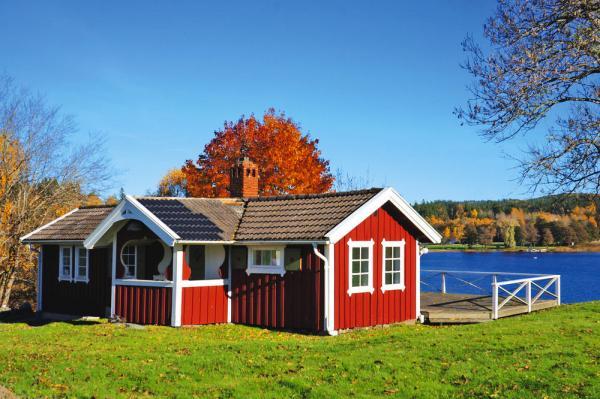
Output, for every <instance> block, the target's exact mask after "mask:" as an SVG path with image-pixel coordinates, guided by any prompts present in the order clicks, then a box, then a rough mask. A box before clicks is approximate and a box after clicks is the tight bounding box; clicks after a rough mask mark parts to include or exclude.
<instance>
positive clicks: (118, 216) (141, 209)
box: [83, 195, 181, 249]
mask: <svg viewBox="0 0 600 399" xmlns="http://www.w3.org/2000/svg"><path fill="white" fill-rule="evenodd" d="M121 220H138V221H140V222H142V223H143V224H144V225H145V226H146V227H148V228H149V229H150V230H151V231H152V232H153V233H154V234H156V235H157V236H158V237H159V238H160V239H161V240H162V241H163V242H164V243H165V244H167V245H168V246H170V247H172V246H173V245H175V242H176V241H178V240H180V239H181V237H179V236H178V235H177V234H176V233H175V232H174V231H173V230H171V229H170V228H169V226H167V225H166V224H165V223H164V222H163V221H162V220H160V219H159V218H157V217H156V216H155V215H154V214H153V213H152V212H150V211H149V210H148V209H147V208H146V207H145V206H143V205H142V204H141V203H140V202H139V201H138V200H136V199H135V198H134V197H132V196H130V195H127V196H125V199H124V200H123V201H121V202H120V203H119V205H117V206H116V207H115V209H113V211H112V212H111V213H110V214H109V215H108V216H107V217H106V218H104V220H103V221H102V222H101V223H100V224H99V225H98V226H97V227H96V228H95V229H94V231H93V232H92V233H91V234H90V235H89V236H88V237H87V238H86V239H85V241H84V242H83V245H84V246H85V247H86V248H88V249H92V248H94V246H95V245H96V244H97V243H98V242H99V241H100V240H101V239H102V237H103V236H104V235H105V234H106V233H107V232H108V231H109V229H110V228H111V227H112V226H113V225H114V224H115V223H117V222H119V221H121Z"/></svg>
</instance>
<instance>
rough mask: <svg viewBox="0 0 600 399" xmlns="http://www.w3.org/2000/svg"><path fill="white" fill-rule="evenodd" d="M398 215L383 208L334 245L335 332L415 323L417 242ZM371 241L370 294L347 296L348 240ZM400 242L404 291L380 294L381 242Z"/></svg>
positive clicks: (388, 208) (385, 207) (390, 208)
mask: <svg viewBox="0 0 600 399" xmlns="http://www.w3.org/2000/svg"><path fill="white" fill-rule="evenodd" d="M401 220H402V218H401V216H400V215H398V214H397V211H396V210H395V209H394V208H393V207H391V206H389V205H387V204H386V205H384V206H382V207H381V208H379V209H378V210H377V211H376V212H374V213H373V214H371V215H370V216H369V217H368V218H366V219H365V220H364V221H363V222H362V223H360V224H359V225H358V226H357V227H355V228H354V229H353V230H352V231H351V232H350V233H348V234H347V235H346V236H344V237H343V238H342V239H341V240H340V241H338V242H337V243H336V244H335V254H334V257H335V284H334V285H335V289H334V296H335V300H334V306H335V329H336V330H340V329H348V328H355V327H367V326H375V325H381V324H390V323H396V322H401V321H405V320H415V319H416V317H417V315H416V276H415V270H416V256H417V254H416V242H415V238H414V237H413V236H412V235H411V234H410V233H409V232H408V231H407V230H406V229H405V227H404V226H403V225H402V223H401V222H400V221H401ZM349 239H352V241H370V240H371V239H373V241H374V245H373V273H374V274H373V288H374V291H373V293H372V294H371V293H354V294H352V295H349V294H348V292H347V291H348V285H349V283H348V273H349V268H348V257H349V248H348V240H349ZM383 239H385V240H386V241H400V240H402V239H404V240H405V241H406V244H405V261H404V265H405V275H404V281H405V286H406V288H405V289H404V291H399V290H394V291H386V292H385V293H383V292H382V291H381V285H382V275H381V274H382V256H383V250H382V246H381V242H382V240H383Z"/></svg>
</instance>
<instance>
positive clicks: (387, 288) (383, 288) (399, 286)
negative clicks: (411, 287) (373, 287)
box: [381, 284, 406, 292]
mask: <svg viewBox="0 0 600 399" xmlns="http://www.w3.org/2000/svg"><path fill="white" fill-rule="evenodd" d="M405 288H406V287H405V286H404V285H403V284H393V285H382V286H381V292H386V291H404V289H405Z"/></svg>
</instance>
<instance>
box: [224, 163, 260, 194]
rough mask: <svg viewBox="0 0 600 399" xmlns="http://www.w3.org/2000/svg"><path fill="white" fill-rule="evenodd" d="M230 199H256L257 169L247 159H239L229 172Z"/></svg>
mask: <svg viewBox="0 0 600 399" xmlns="http://www.w3.org/2000/svg"><path fill="white" fill-rule="evenodd" d="M229 193H230V194H231V196H232V197H241V198H250V197H258V167H257V166H256V164H255V163H254V162H252V161H251V160H250V158H248V157H244V158H240V159H239V160H238V161H237V162H236V163H235V164H234V165H233V166H232V167H231V170H230V171H229Z"/></svg>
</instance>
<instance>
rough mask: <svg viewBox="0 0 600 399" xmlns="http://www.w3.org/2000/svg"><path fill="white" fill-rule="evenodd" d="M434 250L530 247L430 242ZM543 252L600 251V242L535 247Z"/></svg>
mask: <svg viewBox="0 0 600 399" xmlns="http://www.w3.org/2000/svg"><path fill="white" fill-rule="evenodd" d="M427 248H429V250H430V251H432V252H528V250H529V249H530V248H529V247H515V248H505V247H504V246H503V245H502V244H495V245H486V246H484V245H479V244H477V245H471V246H469V245H467V244H429V245H427ZM534 249H536V250H538V251H539V250H541V251H543V252H561V253H562V252H600V244H584V245H575V246H548V247H534Z"/></svg>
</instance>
